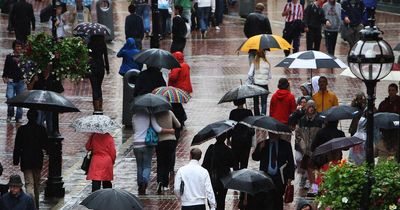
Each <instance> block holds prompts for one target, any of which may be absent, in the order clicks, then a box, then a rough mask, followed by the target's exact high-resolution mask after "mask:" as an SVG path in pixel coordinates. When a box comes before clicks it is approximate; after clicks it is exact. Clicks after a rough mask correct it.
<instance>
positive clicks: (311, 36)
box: [306, 28, 322, 51]
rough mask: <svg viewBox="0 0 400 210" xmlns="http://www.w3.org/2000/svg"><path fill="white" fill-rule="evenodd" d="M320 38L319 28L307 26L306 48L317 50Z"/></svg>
mask: <svg viewBox="0 0 400 210" xmlns="http://www.w3.org/2000/svg"><path fill="white" fill-rule="evenodd" d="M321 39H322V36H321V28H308V32H307V34H306V44H307V50H316V51H319V48H320V45H321Z"/></svg>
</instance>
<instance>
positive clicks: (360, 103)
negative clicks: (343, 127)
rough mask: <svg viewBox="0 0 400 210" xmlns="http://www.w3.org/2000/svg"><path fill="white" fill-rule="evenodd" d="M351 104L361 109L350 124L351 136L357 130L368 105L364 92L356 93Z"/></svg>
mask: <svg viewBox="0 0 400 210" xmlns="http://www.w3.org/2000/svg"><path fill="white" fill-rule="evenodd" d="M351 106H352V107H355V108H357V109H358V111H359V114H358V115H357V116H355V117H354V118H353V119H352V120H351V123H350V126H349V133H350V135H351V136H353V135H354V134H355V133H356V131H357V127H358V121H359V120H360V118H361V116H362V113H363V112H364V110H365V108H366V107H367V98H366V97H365V94H364V92H359V93H357V94H356V97H355V98H354V99H353V100H352V101H351Z"/></svg>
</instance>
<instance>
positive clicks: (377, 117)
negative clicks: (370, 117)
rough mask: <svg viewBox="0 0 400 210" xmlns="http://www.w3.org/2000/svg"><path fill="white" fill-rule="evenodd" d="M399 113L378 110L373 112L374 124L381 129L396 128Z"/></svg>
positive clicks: (399, 116) (399, 119)
mask: <svg viewBox="0 0 400 210" xmlns="http://www.w3.org/2000/svg"><path fill="white" fill-rule="evenodd" d="M399 121H400V115H399V114H396V113H390V112H379V113H376V114H374V126H375V127H377V128H383V129H398V128H400V125H399Z"/></svg>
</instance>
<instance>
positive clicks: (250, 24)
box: [244, 12, 272, 38]
mask: <svg viewBox="0 0 400 210" xmlns="http://www.w3.org/2000/svg"><path fill="white" fill-rule="evenodd" d="M244 34H245V35H246V37H247V38H250V37H252V36H255V35H259V34H272V29H271V24H270V23H269V20H268V18H267V17H266V16H265V15H263V14H262V13H260V12H253V13H250V14H249V15H248V16H247V18H246V22H245V23H244Z"/></svg>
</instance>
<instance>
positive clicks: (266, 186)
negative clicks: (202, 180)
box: [221, 168, 275, 195]
mask: <svg viewBox="0 0 400 210" xmlns="http://www.w3.org/2000/svg"><path fill="white" fill-rule="evenodd" d="M221 182H222V184H223V185H224V187H225V188H227V189H234V190H239V191H241V192H246V193H249V194H252V195H254V194H257V193H259V192H268V191H269V190H271V189H274V188H275V185H274V182H273V181H272V179H271V178H270V177H269V176H268V175H266V174H265V173H264V172H263V171H256V170H253V169H247V168H245V169H241V170H238V171H232V172H231V173H229V175H227V176H226V177H223V178H221Z"/></svg>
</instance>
